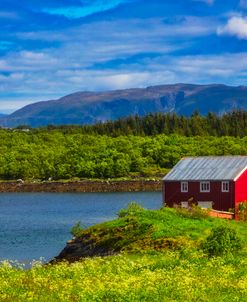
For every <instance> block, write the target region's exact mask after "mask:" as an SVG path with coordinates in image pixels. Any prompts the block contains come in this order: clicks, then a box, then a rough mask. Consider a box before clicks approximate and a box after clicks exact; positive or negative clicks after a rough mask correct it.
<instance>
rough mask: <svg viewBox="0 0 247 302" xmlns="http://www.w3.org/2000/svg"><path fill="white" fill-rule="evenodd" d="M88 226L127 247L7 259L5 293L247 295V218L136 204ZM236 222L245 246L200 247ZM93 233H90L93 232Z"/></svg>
mask: <svg viewBox="0 0 247 302" xmlns="http://www.w3.org/2000/svg"><path fill="white" fill-rule="evenodd" d="M119 216H120V218H118V219H116V220H113V221H109V222H106V223H103V224H99V225H96V226H92V227H90V228H89V229H86V230H82V231H81V233H80V234H79V237H78V238H77V240H82V239H83V238H85V236H86V235H87V236H89V237H90V238H91V239H92V238H93V239H94V244H96V245H102V246H107V245H109V247H110V248H112V249H115V250H118V251H120V252H121V253H120V254H119V255H115V256H107V257H95V258H85V259H82V260H80V261H78V262H75V263H72V264H68V263H67V262H61V263H58V264H56V265H51V264H49V265H47V266H41V265H36V266H34V267H33V268H31V269H29V270H23V269H22V268H14V267H12V266H11V265H10V264H9V263H3V264H2V265H1V266H0V301H10V302H15V301H37V302H43V301H44V302H48V301H59V302H60V301H81V302H83V301H90V302H91V301H92V302H94V301H120V302H121V301H123V302H125V301H127V302H128V301H169V302H170V301H210V302H211V301H217V302H221V301H241V302H242V301H247V248H246V247H247V232H246V227H247V225H246V223H243V222H242V223H241V222H236V221H226V220H221V219H217V218H210V217H204V216H205V215H203V214H202V213H201V212H199V211H197V210H196V211H195V212H194V213H193V214H191V213H186V212H183V211H180V210H175V209H169V208H164V209H161V210H158V211H155V210H144V209H141V208H140V207H138V206H136V205H133V204H132V205H131V206H129V208H128V209H125V210H122V211H120V213H119ZM218 226H227V227H230V228H232V229H235V230H236V232H237V234H238V235H239V236H240V237H241V239H242V242H243V246H242V248H241V249H240V250H239V251H236V252H234V253H232V254H227V255H224V256H221V257H209V256H208V255H206V254H205V253H204V252H203V250H202V249H201V248H200V247H201V243H202V242H203V241H204V240H205V238H206V237H207V236H208V234H209V233H210V230H211V229H212V228H215V227H218ZM89 237H87V238H89Z"/></svg>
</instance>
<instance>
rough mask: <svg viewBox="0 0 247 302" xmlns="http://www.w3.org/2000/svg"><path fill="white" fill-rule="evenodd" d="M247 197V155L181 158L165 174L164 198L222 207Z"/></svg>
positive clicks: (171, 203) (169, 201)
mask: <svg viewBox="0 0 247 302" xmlns="http://www.w3.org/2000/svg"><path fill="white" fill-rule="evenodd" d="M242 201H247V156H202V157H186V158H183V159H181V160H180V161H179V162H178V163H177V164H176V165H175V167H174V168H173V169H172V170H171V171H170V172H169V173H168V174H167V175H166V176H165V177H164V178H163V202H164V203H165V204H166V205H168V206H170V207H173V206H174V204H178V205H181V206H182V207H187V206H188V204H189V203H190V202H191V203H196V204H198V205H199V206H201V207H203V208H212V209H214V210H218V211H228V210H229V209H230V208H232V209H234V208H236V207H237V205H238V203H240V202H242Z"/></svg>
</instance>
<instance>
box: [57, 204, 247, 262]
mask: <svg viewBox="0 0 247 302" xmlns="http://www.w3.org/2000/svg"><path fill="white" fill-rule="evenodd" d="M118 216H119V218H118V219H116V220H113V221H110V222H105V223H102V224H99V225H95V226H92V227H90V228H88V229H85V230H83V229H80V226H79V225H77V226H75V227H74V230H73V233H74V235H75V236H76V237H75V238H74V239H73V240H70V241H69V242H68V243H67V246H66V247H65V248H64V250H63V251H62V252H61V253H60V254H59V255H58V256H57V257H56V258H55V259H54V260H53V261H52V262H57V261H61V260H67V261H69V262H74V261H78V260H79V259H81V258H85V257H92V256H106V255H114V254H118V253H121V252H127V253H136V252H144V251H150V250H155V251H165V250H171V251H176V250H182V249H191V250H197V249H200V245H201V242H202V241H203V240H205V238H206V237H207V236H208V234H209V231H210V230H211V229H212V228H215V227H219V226H225V227H227V226H230V225H231V227H233V228H237V229H238V232H239V234H241V236H242V239H243V240H244V242H245V244H247V234H246V232H245V227H246V224H244V223H243V224H240V225H239V224H238V223H236V222H235V221H230V222H229V221H224V220H222V219H217V218H211V217H209V216H208V214H207V212H206V211H205V210H202V209H200V208H198V207H195V208H192V209H191V210H187V209H170V208H162V209H160V210H145V209H143V208H142V207H140V206H139V205H138V204H136V203H131V204H129V206H128V208H127V209H123V210H121V211H120V212H119V213H118Z"/></svg>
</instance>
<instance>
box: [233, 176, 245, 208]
mask: <svg viewBox="0 0 247 302" xmlns="http://www.w3.org/2000/svg"><path fill="white" fill-rule="evenodd" d="M241 201H247V170H246V171H245V172H244V173H243V174H242V175H241V176H240V177H239V178H238V179H237V180H236V182H235V205H236V206H237V204H238V203H239V202H241Z"/></svg>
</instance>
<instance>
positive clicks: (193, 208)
mask: <svg viewBox="0 0 247 302" xmlns="http://www.w3.org/2000/svg"><path fill="white" fill-rule="evenodd" d="M175 209H176V211H177V213H178V214H179V215H181V216H183V217H188V218H192V219H203V218H206V217H208V215H209V212H210V209H203V208H201V207H199V206H197V205H196V204H194V203H192V204H191V205H190V206H189V207H188V208H182V207H180V206H178V207H176V208H175Z"/></svg>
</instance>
